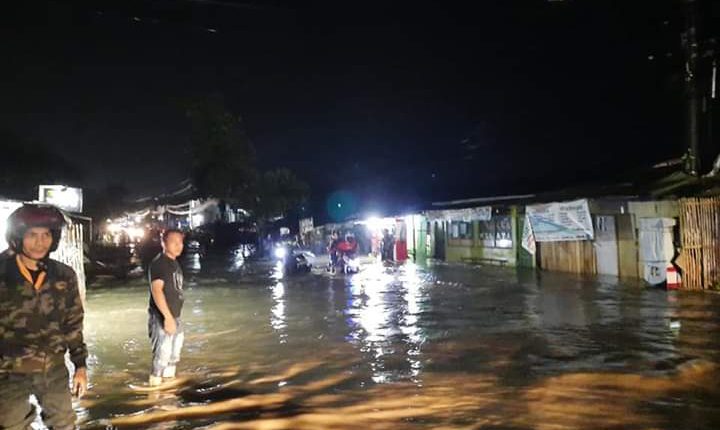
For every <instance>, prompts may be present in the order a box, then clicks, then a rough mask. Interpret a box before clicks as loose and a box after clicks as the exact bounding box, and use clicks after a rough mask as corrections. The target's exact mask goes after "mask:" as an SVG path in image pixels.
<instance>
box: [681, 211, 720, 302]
mask: <svg viewBox="0 0 720 430" xmlns="http://www.w3.org/2000/svg"><path fill="white" fill-rule="evenodd" d="M680 235H681V240H682V264H680V265H681V267H682V269H683V273H682V275H683V279H682V285H683V288H685V289H691V290H700V289H707V288H711V287H713V286H716V285H718V283H720V237H718V235H720V198H717V197H711V198H689V199H680Z"/></svg>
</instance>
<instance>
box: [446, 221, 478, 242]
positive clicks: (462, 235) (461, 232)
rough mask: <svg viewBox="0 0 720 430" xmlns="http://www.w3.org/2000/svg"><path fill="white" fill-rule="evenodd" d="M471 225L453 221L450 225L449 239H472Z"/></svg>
mask: <svg viewBox="0 0 720 430" xmlns="http://www.w3.org/2000/svg"><path fill="white" fill-rule="evenodd" d="M472 237H473V232H472V223H469V222H464V221H453V222H452V223H451V224H450V238H451V239H472Z"/></svg>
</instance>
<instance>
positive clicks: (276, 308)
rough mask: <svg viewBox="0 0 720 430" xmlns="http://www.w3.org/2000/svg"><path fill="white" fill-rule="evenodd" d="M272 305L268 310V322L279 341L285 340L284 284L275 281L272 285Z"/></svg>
mask: <svg viewBox="0 0 720 430" xmlns="http://www.w3.org/2000/svg"><path fill="white" fill-rule="evenodd" d="M271 288H272V298H273V302H274V304H273V307H272V309H271V310H270V312H271V318H270V324H271V325H272V327H273V328H274V329H275V330H276V331H277V332H278V333H279V335H280V343H285V342H287V331H286V330H285V329H286V328H287V322H286V320H285V285H284V284H283V283H282V282H277V283H276V284H275V285H273V286H272V287H271Z"/></svg>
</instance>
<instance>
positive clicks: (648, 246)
mask: <svg viewBox="0 0 720 430" xmlns="http://www.w3.org/2000/svg"><path fill="white" fill-rule="evenodd" d="M674 226H675V220H674V219H672V218H640V219H639V220H638V243H639V246H640V263H641V264H642V266H643V279H645V280H646V281H647V282H649V283H650V284H651V285H657V284H660V283H662V282H665V279H666V274H667V272H666V268H667V266H668V265H669V264H670V261H672V258H673V256H674V255H675V246H674V245H673V227H674Z"/></svg>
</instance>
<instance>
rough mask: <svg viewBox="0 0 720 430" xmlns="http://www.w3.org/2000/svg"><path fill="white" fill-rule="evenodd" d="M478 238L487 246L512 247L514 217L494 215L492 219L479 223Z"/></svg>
mask: <svg viewBox="0 0 720 430" xmlns="http://www.w3.org/2000/svg"><path fill="white" fill-rule="evenodd" d="M478 231H479V234H478V240H479V242H480V243H481V244H482V246H484V247H486V248H512V246H513V241H512V218H511V217H510V216H509V215H493V218H492V219H491V220H490V221H480V222H479V223H478Z"/></svg>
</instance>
